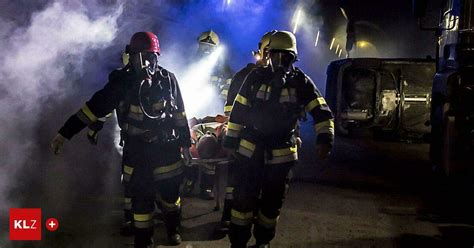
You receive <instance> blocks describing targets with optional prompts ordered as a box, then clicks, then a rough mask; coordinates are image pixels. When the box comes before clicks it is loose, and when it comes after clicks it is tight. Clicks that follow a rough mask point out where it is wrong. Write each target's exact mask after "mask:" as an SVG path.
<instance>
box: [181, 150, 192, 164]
mask: <svg viewBox="0 0 474 248" xmlns="http://www.w3.org/2000/svg"><path fill="white" fill-rule="evenodd" d="M182 153H183V159H184V164H185V165H187V166H191V161H192V158H191V153H190V152H189V147H183V151H182Z"/></svg>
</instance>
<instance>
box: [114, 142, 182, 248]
mask: <svg viewBox="0 0 474 248" xmlns="http://www.w3.org/2000/svg"><path fill="white" fill-rule="evenodd" d="M183 171H184V162H183V161H182V158H181V153H180V147H179V146H178V145H177V143H175V142H166V143H164V142H163V143H146V142H144V141H141V140H133V139H130V140H127V143H126V145H125V147H124V156H123V174H122V177H123V181H124V183H125V185H127V186H126V189H127V191H128V192H126V193H128V196H129V197H130V198H131V212H132V215H133V225H134V228H135V231H134V233H135V247H146V246H147V245H149V244H150V243H151V242H152V237H153V212H154V210H155V203H156V204H157V205H158V206H160V207H161V210H162V211H163V217H164V222H165V226H166V230H167V234H168V235H172V234H175V233H179V226H180V209H181V200H180V195H179V194H180V193H179V187H180V184H181V182H182V174H183Z"/></svg>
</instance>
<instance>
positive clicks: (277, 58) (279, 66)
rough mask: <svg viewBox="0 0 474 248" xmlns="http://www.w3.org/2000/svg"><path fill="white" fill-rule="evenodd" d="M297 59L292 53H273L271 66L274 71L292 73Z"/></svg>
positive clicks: (271, 54)
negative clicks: (291, 70)
mask: <svg viewBox="0 0 474 248" xmlns="http://www.w3.org/2000/svg"><path fill="white" fill-rule="evenodd" d="M295 59H296V58H295V55H293V54H292V53H290V52H283V51H282V52H271V53H270V65H271V67H272V71H273V72H278V71H282V72H284V73H288V72H290V69H291V67H292V65H293V63H294V62H295Z"/></svg>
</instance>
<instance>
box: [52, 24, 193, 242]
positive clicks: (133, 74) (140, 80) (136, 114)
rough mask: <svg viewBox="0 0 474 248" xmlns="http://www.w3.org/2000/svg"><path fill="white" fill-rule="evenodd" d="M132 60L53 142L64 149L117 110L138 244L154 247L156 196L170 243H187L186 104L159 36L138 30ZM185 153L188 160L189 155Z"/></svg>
mask: <svg viewBox="0 0 474 248" xmlns="http://www.w3.org/2000/svg"><path fill="white" fill-rule="evenodd" d="M128 53H129V54H130V59H129V63H128V64H127V66H125V67H124V68H122V69H119V70H114V71H113V72H111V73H110V75H109V82H108V83H107V84H106V85H105V87H104V88H103V89H101V90H99V91H97V92H96V93H95V94H94V95H93V96H92V97H91V99H90V100H89V101H87V102H86V103H85V104H84V106H83V107H82V108H81V109H80V110H79V111H78V112H77V113H76V114H74V115H72V116H71V117H70V118H69V119H68V120H67V121H66V123H64V125H63V126H62V127H61V129H60V130H59V131H58V134H57V135H56V137H55V138H54V139H53V141H52V142H51V147H52V149H53V151H54V153H56V154H57V153H58V152H59V151H60V149H61V147H62V146H63V144H64V142H65V140H66V139H71V138H72V137H73V136H74V135H76V134H77V133H79V132H80V131H81V130H82V129H84V128H85V127H87V126H89V127H91V126H93V125H95V124H96V123H97V122H98V121H100V119H101V118H103V117H105V116H106V115H107V114H108V113H111V112H112V111H113V110H116V112H117V118H118V121H119V126H120V128H121V129H122V132H123V134H124V137H123V138H124V149H123V160H122V176H123V181H124V183H126V184H128V185H129V186H127V187H126V189H128V190H130V193H131V194H130V196H131V205H132V213H133V224H134V228H135V230H134V235H135V244H134V246H135V248H145V247H147V248H148V247H152V245H153V244H152V243H153V240H152V238H153V211H154V208H155V201H156V203H157V204H159V205H161V206H162V209H163V213H164V222H165V226H166V231H167V234H168V240H169V243H170V244H172V245H177V244H179V243H181V235H180V231H179V226H180V202H181V201H180V195H179V187H180V184H181V181H182V174H183V171H184V167H185V165H184V164H185V163H189V162H190V159H191V158H190V154H189V147H190V146H191V139H190V133H189V127H188V122H187V119H186V113H185V111H184V103H183V99H182V97H181V93H180V89H179V85H178V83H177V80H176V78H175V76H174V74H173V73H171V72H169V71H167V70H166V69H164V68H162V67H161V66H159V65H158V58H159V55H160V53H161V50H160V46H159V42H158V38H157V36H156V35H155V34H153V33H151V32H138V33H135V34H134V35H133V36H132V38H131V40H130V44H129V46H128ZM183 157H184V160H183Z"/></svg>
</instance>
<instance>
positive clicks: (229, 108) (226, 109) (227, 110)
mask: <svg viewBox="0 0 474 248" xmlns="http://www.w3.org/2000/svg"><path fill="white" fill-rule="evenodd" d="M224 112H232V105H227V106H224Z"/></svg>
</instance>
